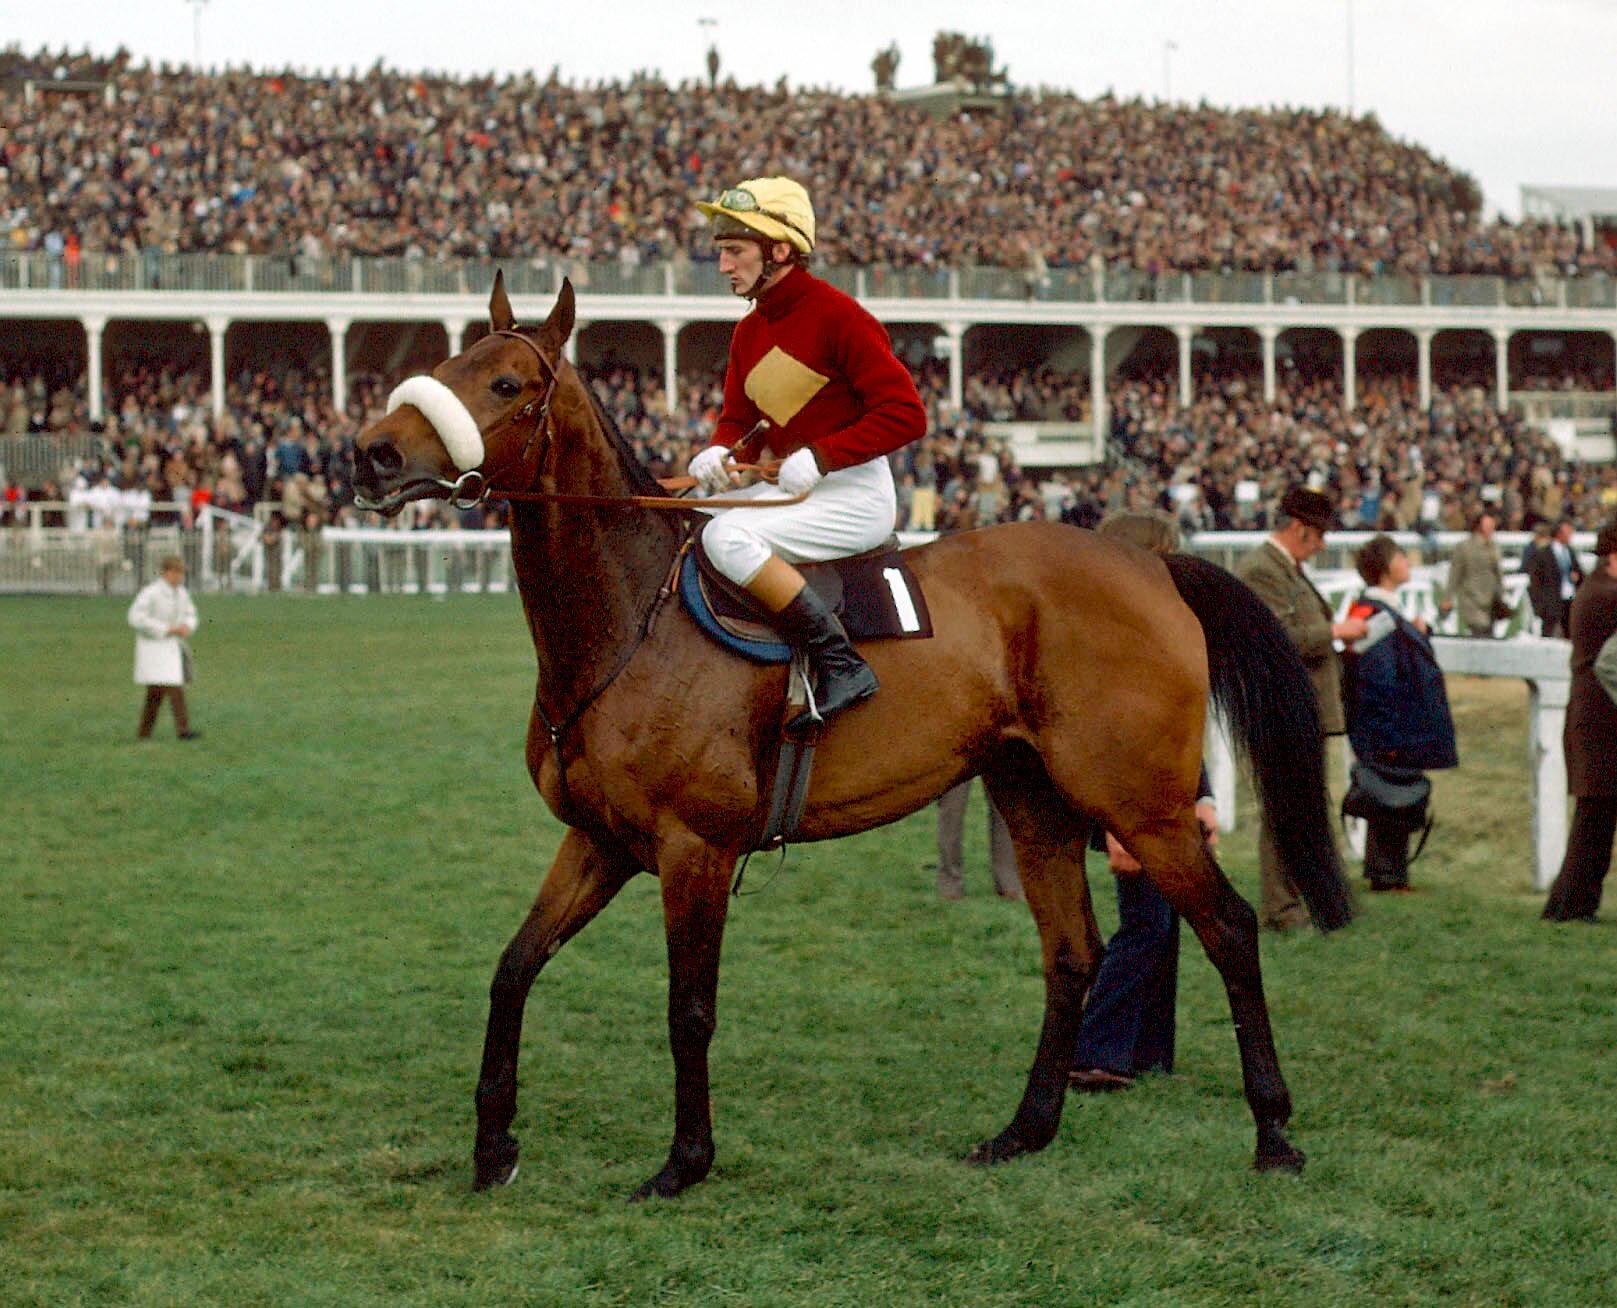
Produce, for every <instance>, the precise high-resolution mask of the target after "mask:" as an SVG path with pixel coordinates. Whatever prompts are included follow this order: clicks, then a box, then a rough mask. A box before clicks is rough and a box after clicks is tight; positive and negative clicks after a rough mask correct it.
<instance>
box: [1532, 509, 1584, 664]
mask: <svg viewBox="0 0 1617 1308" xmlns="http://www.w3.org/2000/svg"><path fill="white" fill-rule="evenodd" d="M1523 559H1524V571H1525V572H1526V573H1527V593H1528V597H1529V598H1530V599H1531V600H1532V601H1533V612H1534V613H1536V614H1538V616H1539V619H1540V621H1541V622H1542V624H1543V627H1542V634H1543V635H1546V636H1561V637H1563V638H1564V637H1565V636H1566V634H1567V622H1568V619H1569V618H1570V616H1571V614H1572V598H1573V596H1574V595H1576V594H1577V593H1578V587H1579V586H1581V585H1582V584H1583V564H1581V563H1580V562H1578V551H1577V550H1575V549H1574V548H1573V547H1572V524H1571V523H1570V522H1559V523H1557V524H1556V527H1555V534H1554V535H1553V536H1551V537H1550V539H1549V541H1548V542H1547V543H1546V544H1544V545H1542V546H1540V547H1539V548H1538V549H1536V550H1534V551H1533V557H1532V558H1531V559H1527V558H1526V555H1525V552H1524V554H1523Z"/></svg>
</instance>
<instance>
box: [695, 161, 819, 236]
mask: <svg viewBox="0 0 1617 1308" xmlns="http://www.w3.org/2000/svg"><path fill="white" fill-rule="evenodd" d="M696 207H697V208H698V209H700V210H701V211H702V212H703V213H705V214H706V215H707V216H708V217H709V218H711V219H713V235H714V239H716V240H718V239H723V238H724V237H726V236H762V237H763V238H765V239H766V240H770V241H785V242H786V243H787V244H788V245H790V246H792V247H793V248H794V249H796V250H798V251H799V252H800V253H803V254H807V253H809V251H811V250H812V249H813V248H814V206H813V205H812V204H810V203H809V197H808V192H807V191H805V190H804V189H803V188H802V186H800V185H799V184H798V183H796V182H794V181H792V179H791V178H789V177H753V178H749V179H748V180H747V181H744V182H742V183H740V184H739V185H737V186H732V187H731V188H730V189H729V190H727V191H725V192H724V193H723V194H721V195H720V196H719V198H718V199H717V200H714V201H712V202H709V201H707V200H698V201H697V203H696Z"/></svg>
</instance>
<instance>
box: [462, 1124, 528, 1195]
mask: <svg viewBox="0 0 1617 1308" xmlns="http://www.w3.org/2000/svg"><path fill="white" fill-rule="evenodd" d="M472 1167H473V1176H472V1189H473V1190H492V1189H494V1187H495V1186H504V1185H510V1184H511V1182H512V1181H514V1180H516V1179H517V1141H516V1137H515V1136H514V1135H510V1134H508V1133H504V1132H502V1133H501V1134H500V1136H499V1137H498V1138H497V1139H496V1140H495V1141H494V1142H493V1143H492V1144H490V1145H487V1146H483V1145H479V1146H478V1147H477V1149H476V1150H475V1151H474V1152H473V1154H472Z"/></svg>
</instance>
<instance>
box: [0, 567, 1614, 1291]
mask: <svg viewBox="0 0 1617 1308" xmlns="http://www.w3.org/2000/svg"><path fill="white" fill-rule="evenodd" d="M123 607H124V605H123V602H122V601H116V602H110V601H99V600H78V599H62V600H7V601H4V602H0V712H3V715H4V717H3V720H4V734H3V737H0V741H3V743H0V794H4V796H5V802H4V818H3V824H4V825H3V828H0V829H3V831H4V838H3V843H0V848H3V854H0V891H3V899H0V902H3V903H4V905H5V908H4V911H3V913H0V958H3V959H4V976H5V985H4V988H3V990H0V1304H5V1305H51V1306H52V1308H58V1306H60V1305H75V1304H84V1305H101V1304H136V1305H159V1304H182V1303H183V1304H231V1305H237V1304H264V1305H277V1306H279V1305H305V1304H307V1305H345V1306H346V1305H397V1304H411V1305H414V1304H420V1305H434V1306H436V1305H472V1304H477V1305H487V1304H584V1305H604V1304H636V1305H639V1304H691V1305H697V1304H702V1305H707V1304H727V1303H734V1304H746V1305H755V1304H759V1305H776V1304H778V1305H788V1304H790V1305H804V1304H806V1305H889V1304H923V1303H944V1304H962V1305H975V1304H1026V1305H1034V1304H1038V1305H1047V1304H1127V1305H1141V1306H1146V1305H1151V1306H1156V1305H1163V1306H1167V1305H1184V1304H1246V1303H1261V1304H1265V1305H1309V1306H1311V1308H1312V1306H1317V1305H1361V1304H1377V1305H1380V1304H1416V1305H1418V1304H1439V1303H1441V1304H1465V1305H1507V1304H1511V1305H1514V1304H1521V1305H1535V1306H1538V1305H1556V1306H1558V1308H1559V1306H1562V1305H1597V1304H1606V1303H1610V1302H1611V1297H1612V1290H1611V1286H1612V1285H1613V1284H1614V1283H1617V1240H1613V1238H1612V1228H1611V1214H1610V1207H1611V1196H1612V1194H1613V1193H1614V1192H1617V1143H1614V1137H1613V1132H1612V1129H1611V1122H1610V1109H1611V1097H1610V1084H1611V1081H1610V1067H1609V1063H1610V1057H1611V1055H1610V1046H1611V1039H1612V1033H1613V1005H1612V980H1611V969H1612V961H1613V947H1614V945H1617V933H1614V932H1613V931H1612V930H1611V928H1610V927H1604V926H1602V927H1595V928H1589V927H1583V926H1575V927H1563V928H1552V927H1550V926H1548V925H1545V924H1543V923H1540V922H1539V921H1538V920H1537V909H1538V906H1539V903H1540V898H1539V897H1538V896H1536V895H1534V894H1533V893H1532V892H1531V888H1530V883H1531V856H1530V848H1529V830H1528V828H1529V814H1528V810H1527V801H1526V797H1525V789H1524V788H1525V784H1526V780H1525V769H1526V761H1525V750H1524V739H1525V735H1524V725H1523V721H1524V712H1525V709H1524V703H1525V694H1524V692H1523V689H1522V688H1521V687H1520V686H1515V685H1506V684H1497V683H1481V682H1466V683H1458V684H1456V686H1455V688H1454V694H1455V700H1456V710H1457V716H1458V719H1459V722H1460V727H1461V744H1462V752H1463V755H1464V757H1465V767H1464V769H1463V770H1462V771H1461V772H1460V773H1458V774H1446V775H1444V776H1442V777H1441V778H1440V779H1439V781H1438V798H1437V803H1438V812H1439V815H1440V824H1441V825H1440V826H1439V828H1438V831H1437V833H1436V835H1435V836H1434V838H1433V841H1432V845H1431V848H1430V850H1429V852H1428V854H1427V855H1426V857H1425V858H1424V859H1423V860H1422V861H1421V862H1420V863H1419V864H1418V865H1417V867H1416V871H1415V880H1416V882H1417V883H1418V884H1419V885H1420V886H1421V887H1422V888H1423V890H1424V891H1425V893H1423V894H1421V895H1418V896H1413V897H1409V898H1406V899H1400V900H1397V901H1395V902H1382V901H1380V900H1377V901H1374V902H1371V903H1369V904H1367V905H1366V906H1365V913H1364V916H1363V918H1362V920H1361V921H1360V922H1359V923H1358V924H1357V925H1355V926H1354V927H1353V928H1352V929H1351V930H1349V931H1347V932H1343V933H1340V934H1338V935H1336V936H1333V937H1330V938H1328V939H1321V938H1318V937H1315V936H1307V937H1304V938H1295V939H1279V938H1269V939H1265V941H1264V944H1263V950H1264V966H1265V974H1266V980H1267V985H1268V992H1269V997H1270V1001H1271V1006H1272V1010H1273V1013H1274V1018H1275V1024H1276V1029H1277V1033H1278V1040H1279V1045H1280V1051H1281V1057H1282V1060H1283V1064H1284V1066H1285V1069H1286V1071H1287V1074H1288V1078H1289V1081H1290V1085H1291V1089H1292V1093H1293V1097H1294V1099H1295V1101H1296V1104H1297V1113H1296V1117H1295V1118H1294V1121H1293V1126H1292V1132H1291V1135H1292V1139H1293V1141H1294V1142H1295V1143H1297V1144H1299V1145H1300V1146H1302V1147H1303V1148H1304V1149H1306V1150H1307V1151H1308V1152H1309V1154H1310V1156H1311V1161H1310V1164H1309V1168H1308V1170H1307V1172H1306V1173H1305V1174H1304V1175H1303V1176H1302V1177H1301V1178H1291V1177H1276V1176H1261V1177H1260V1176H1256V1175H1254V1174H1253V1173H1251V1171H1250V1170H1249V1168H1248V1164H1249V1161H1250V1156H1251V1150H1252V1127H1251V1121H1250V1118H1249V1117H1248V1114H1247V1110H1246V1107H1245V1104H1244V1102H1243V1100H1242V1098H1241V1093H1240V1078H1239V1070H1238V1063H1237V1059H1236V1054H1235V1047H1234V1040H1233V1037H1232V1034H1231V1032H1230V1027H1229V1017H1228V1010H1227V1008H1226V1007H1225V1004H1224V1000H1223V997H1222V992H1221V991H1220V990H1219V988H1218V986H1217V980H1216V977H1215V976H1214V974H1213V972H1212V969H1211V968H1210V967H1209V966H1208V965H1207V963H1206V961H1205V960H1204V959H1203V958H1202V957H1201V955H1200V953H1199V950H1197V949H1196V947H1195V945H1194V942H1187V948H1186V955H1185V957H1186V961H1185V964H1184V969H1183V971H1184V977H1183V982H1182V993H1181V1003H1180V1051H1179V1075H1178V1076H1176V1077H1174V1078H1172V1079H1171V1080H1160V1079H1159V1080H1155V1081H1150V1082H1146V1083H1143V1084H1142V1085H1141V1086H1140V1087H1138V1088H1137V1089H1135V1090H1133V1091H1131V1092H1130V1093H1128V1094H1125V1095H1116V1096H1110V1097H1105V1098H1101V1099H1088V1100H1080V1099H1077V1098H1074V1099H1073V1100H1072V1101H1071V1102H1070V1104H1069V1110H1068V1112H1067V1115H1066V1118H1065V1120H1064V1122H1063V1124H1062V1128H1061V1134H1060V1137H1059V1138H1058V1140H1057V1141H1056V1143H1055V1144H1054V1145H1053V1146H1052V1147H1051V1148H1050V1149H1049V1150H1047V1151H1046V1152H1045V1153H1043V1154H1041V1155H1039V1156H1038V1157H1036V1158H1033V1159H1030V1160H1024V1161H1022V1162H1019V1163H1016V1164H1013V1165H1010V1166H1007V1167H1004V1168H1000V1169H996V1170H993V1171H987V1172H985V1171H981V1170H977V1169H971V1168H966V1167H963V1166H961V1165H960V1164H959V1163H958V1161H957V1159H958V1158H959V1157H960V1156H961V1155H962V1154H963V1153H964V1152H965V1150H966V1149H967V1148H968V1147H969V1146H970V1145H971V1144H972V1143H974V1142H975V1141H976V1140H978V1139H980V1138H982V1137H983V1136H986V1135H988V1134H991V1133H993V1132H994V1131H996V1130H998V1129H999V1128H1000V1127H1001V1126H1003V1125H1004V1123H1005V1121H1006V1120H1007V1119H1008V1118H1009V1116H1010V1113H1011V1111H1012V1110H1013V1108H1014V1107H1015V1104H1016V1101H1017V1098H1018V1096H1019V1095H1020V1093H1021V1088H1022V1081H1023V1078H1024V1076H1025V1073H1026V1068H1027V1065H1028V1061H1029V1059H1030V1058H1031V1055H1032V1050H1033V1044H1034V1040H1035V1036H1036V1031H1037V1023H1038V1019H1039V1011H1040V1003H1041V984H1040V980H1039V975H1038V951H1037V944H1036V940H1035V935H1034V931H1033V928H1032V924H1031V922H1030V920H1029V919H1028V916H1027V914H1026V912H1025V910H1023V909H1021V908H1020V907H1018V906H1015V905H1010V904H1006V903H1003V902H1001V901H999V900H996V899H994V898H993V896H992V895H990V894H988V893H986V892H987V883H988V878H987V872H986V859H985V854H984V851H983V842H982V831H981V827H982V822H981V815H980V813H977V812H974V813H973V814H971V815H970V822H971V825H970V828H969V835H970V838H971V841H972V843H971V845H970V846H969V848H968V854H969V857H970V858H971V860H972V861H971V864H970V867H969V869H968V889H969V891H970V894H971V897H970V898H968V899H967V900H966V901H964V902H962V903H959V904H944V903H941V902H939V901H938V900H936V899H935V898H934V896H933V893H932V871H931V866H930V864H931V860H932V840H931V826H930V814H925V813H924V814H919V815H917V816H915V817H913V818H911V819H909V820H907V821H905V822H901V823H899V824H897V825H895V826H893V827H891V828H888V829H886V830H884V831H880V832H875V833H871V834H869V835H867V836H863V837H859V838H855V839H849V840H845V841H841V842H837V843H834V844H829V845H822V846H812V847H802V848H798V849H795V850H793V851H792V854H791V857H790V859H789V861H788V864H787V866H786V868H785V870H784V871H782V872H781V873H780V874H779V876H778V877H776V879H775V880H774V881H773V882H772V883H771V884H769V886H768V889H767V890H766V891H764V892H763V893H759V894H757V895H755V896H753V897H748V898H743V899H741V900H740V901H737V902H736V903H735V904H734V907H733V910H732V913H731V919H730V929H729V933H728V937H727V941H726V957H725V967H724V973H723V984H722V989H721V1006H720V1019H721V1020H720V1026H719V1033H718V1036H717V1038H716V1040H715V1042H714V1047H713V1069H714V1091H713V1098H714V1108H715V1115H716V1131H717V1140H718V1147H719V1160H718V1165H717V1167H716V1169H715V1171H714V1174H713V1176H712V1177H711V1179H710V1180H709V1181H708V1182H707V1183H706V1184H704V1185H702V1186H699V1187H697V1188H696V1189H694V1190H693V1191H691V1192H690V1193H688V1194H687V1195H686V1196H684V1197H682V1198H681V1199H679V1200H676V1201H673V1202H669V1203H653V1204H650V1205H645V1206H637V1207H632V1208H631V1207H629V1206H627V1205H625V1204H624V1202H623V1199H624V1197H625V1196H626V1195H627V1194H628V1192H629V1191H630V1190H632V1189H633V1188H634V1186H635V1185H636V1184H638V1183H639V1182H640V1181H641V1180H643V1179H644V1178H645V1177H646V1176H647V1175H649V1174H650V1172H651V1171H653V1170H655V1168H656V1167H657V1166H658V1165H660V1163H661V1161H662V1158H663V1155H664V1153H665V1151H666V1148H667V1144H668V1137H669V1132H670V1130H671V1123H672V1116H671V1113H672V1073H671V1068H670V1063H669V1058H668V1053H667V1048H666V1034H665V1026H664V1002H665V978H664V962H663V959H664V955H663V944H662V938H661V927H660V919H659V910H658V903H657V896H656V887H655V885H654V883H653V882H652V881H651V880H650V879H649V878H641V879H640V880H639V881H638V882H636V883H635V884H633V885H631V886H630V887H629V889H628V890H626V891H625V892H624V894H623V895H622V896H620V898H619V901H618V902H617V903H616V904H614V905H613V907H612V908H611V909H610V910H608V912H606V913H605V914H603V915H602V917H601V918H600V919H599V920H598V921H597V922H596V923H594V924H593V925H592V926H591V927H590V928H589V930H588V931H586V932H585V933H584V934H583V935H582V936H581V937H580V938H579V939H578V940H577V941H575V942H573V943H572V944H571V945H570V946H569V947H568V948H567V949H566V950H565V951H564V952H563V953H562V954H561V955H560V956H558V958H557V959H556V960H555V962H554V963H553V964H552V965H551V967H550V968H549V969H548V970H547V971H546V973H545V974H544V976H543V977H542V978H541V979H540V981H539V983H538V985H537V986H536V987H535V990H534V993H533V996H532V998H531V1000H530V1002H529V1005H528V1019H527V1024H526V1031H525V1047H524V1058H523V1064H522V1082H523V1084H522V1104H521V1110H520V1113H519V1116H518V1119H517V1128H516V1129H517V1131H518V1134H519V1135H520V1137H521V1140H522V1144H523V1151H524V1152H523V1165H522V1172H521V1175H520V1177H519V1179H518V1181H517V1183H516V1184H515V1185H514V1186H513V1187H511V1188H510V1189H508V1190H504V1191H501V1192H499V1193H497V1194H491V1195H473V1194H471V1193H470V1191H469V1188H468V1182H469V1177H470V1158H469V1152H470V1145H471V1127H472V1112H471V1091H472V1084H473V1080H474V1077H475V1075H476V1066H477V1059H478V1054H479V1049H480V1046H481V1040H482V1028H483V1019H484V1016H485V1002H486V995H487V986H488V981H489V979H490V976H491V974H492V970H493V966H494V963H495V960H496V959H497V957H498V955H499V952H500V950H501V948H502V947H503V945H504V943H505V941H506V939H507V938H508V936H509V935H510V933H511V932H512V931H513V930H514V929H515V927H516V925H517V923H518V921H519V920H520V918H521V915H522V912H523V911H524V909H525V907H526V905H527V903H528V901H529V899H530V898H531V896H532V894H533V891H534V889H535V888H536V886H537V884H538V880H539V877H540V875H541V873H542V871H543V869H544V867H545V866H546V863H547V861H548V858H549V856H550V854H551V852H552V851H553V850H554V848H555V846H556V843H557V840H558V837H559V831H558V828H557V826H556V824H555V823H554V822H553V821H552V820H551V819H550V818H549V816H548V814H547V813H545V812H544V810H543V808H542V806H541V805H540V803H539V801H538V799H537V797H536V796H535V795H534V794H533V792H532V790H531V788H530V785H529V782H528V779H527V776H526V773H525V771H524V768H523V764H522V749H521V740H522V732H523V727H524V722H525V716H526V712H527V704H528V699H529V696H530V695H531V693H532V682H533V673H532V656H531V651H530V650H529V649H528V648H527V646H526V644H525V641H526V636H525V632H524V628H523V626H522V624H521V621H520V619H519V617H518V614H517V611H516V608H515V605H514V602H512V601H509V600H504V599H498V598H481V599H471V598H467V599H464V600H456V601H455V602H453V603H443V602H434V601H432V600H427V599H422V600H412V599H406V598H399V599H388V600H383V599H371V600H314V599H306V598H302V597H296V596H285V597H274V598H263V599H255V600H243V599H220V598H207V597H204V599H203V601H202V609H203V616H204V622H205V625H204V629H203V632H202V634H201V636H200V637H199V639H198V640H197V642H196V644H197V650H198V654H199V657H200V680H199V682H198V684H197V685H196V686H195V687H194V688H193V693H192V702H193V712H194V716H195V719H196V724H197V725H198V726H200V727H201V728H202V729H203V730H204V731H205V733H206V734H205V736H204V738H203V739H202V740H200V741H198V742H196V743H194V744H191V745H181V744H178V743H176V742H175V741H174V740H173V738H172V735H171V730H172V729H171V726H170V724H169V722H168V719H167V718H166V716H165V718H164V720H163V722H162V723H161V725H160V727H159V733H160V734H159V737H158V738H157V739H156V740H154V741H152V742H150V743H148V744H145V745H136V744H135V743H133V742H132V740H131V739H130V737H131V735H132V731H133V726H134V720H135V716H136V713H137V709H138V699H139V692H138V691H137V690H136V689H135V688H134V687H133V686H131V685H130V682H129V667H130V662H131V651H130V645H131V640H130V633H129V631H128V630H127V628H126V627H125V626H124V624H123ZM1247 816H1248V819H1249V817H1250V815H1247ZM1251 828H1252V824H1251V822H1250V820H1247V821H1245V822H1244V823H1243V829H1242V830H1241V831H1239V832H1237V833H1235V834H1234V835H1232V836H1229V837H1227V838H1226V848H1225V862H1226V864H1227V865H1228V867H1229V869H1230V871H1231V875H1232V876H1233V877H1234V878H1235V880H1236V882H1237V884H1238V885H1239V886H1240V887H1241V889H1242V890H1243V892H1245V893H1247V894H1249V895H1251V894H1253V893H1254V892H1255V889H1256V886H1255V871H1254V858H1253V854H1252V845H1251ZM771 868H772V864H771V863H769V862H768V861H766V860H761V859H760V860H755V861H754V866H753V869H752V871H751V873H750V874H749V881H750V883H751V885H752V886H755V887H760V888H761V887H762V886H763V885H764V883H765V882H766V881H767V880H768V874H769V872H770V870H771ZM1095 880H1096V888H1097V900H1098V902H1099V903H1100V905H1101V907H1102V911H1103V927H1109V926H1110V918H1111V916H1112V896H1111V892H1110V888H1109V885H1108V884H1107V878H1106V875H1105V873H1104V872H1102V871H1101V870H1099V868H1097V869H1096V871H1095Z"/></svg>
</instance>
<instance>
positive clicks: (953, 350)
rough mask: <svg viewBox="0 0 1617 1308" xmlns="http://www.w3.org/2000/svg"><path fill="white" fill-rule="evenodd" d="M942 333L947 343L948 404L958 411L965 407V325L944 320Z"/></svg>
mask: <svg viewBox="0 0 1617 1308" xmlns="http://www.w3.org/2000/svg"><path fill="white" fill-rule="evenodd" d="M943 335H944V339H945V340H946V341H948V344H949V405H950V407H951V408H953V409H954V411H955V412H956V413H959V412H960V410H962V409H963V408H965V407H966V347H965V341H966V325H965V324H964V323H959V322H946V323H944V324H943Z"/></svg>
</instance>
